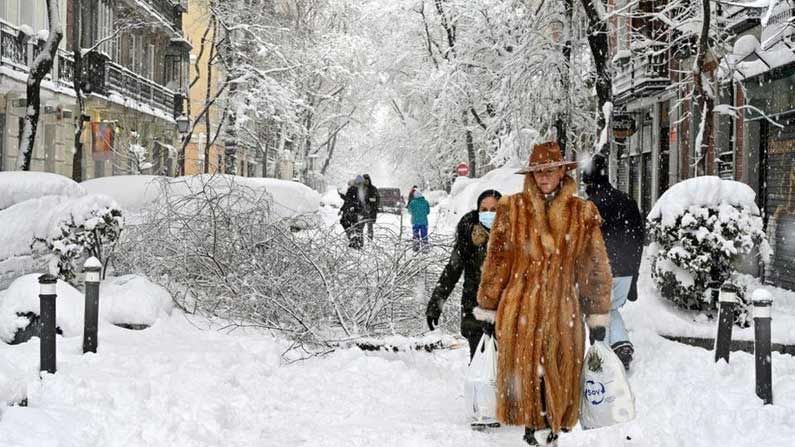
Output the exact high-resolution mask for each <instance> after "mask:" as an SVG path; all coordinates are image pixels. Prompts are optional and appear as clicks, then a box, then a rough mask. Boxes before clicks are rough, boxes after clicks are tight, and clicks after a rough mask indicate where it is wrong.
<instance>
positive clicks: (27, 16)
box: [19, 0, 39, 31]
mask: <svg viewBox="0 0 795 447" xmlns="http://www.w3.org/2000/svg"><path fill="white" fill-rule="evenodd" d="M38 2H39V0H27V1H21V2H19V3H20V4H19V24H20V25H28V26H30V27H32V28H34V31H36V6H37V5H36V3H38Z"/></svg>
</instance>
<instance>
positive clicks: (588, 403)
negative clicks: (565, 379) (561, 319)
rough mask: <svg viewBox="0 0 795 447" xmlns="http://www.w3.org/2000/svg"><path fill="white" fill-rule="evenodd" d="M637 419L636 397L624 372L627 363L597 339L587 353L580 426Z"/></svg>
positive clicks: (608, 424)
mask: <svg viewBox="0 0 795 447" xmlns="http://www.w3.org/2000/svg"><path fill="white" fill-rule="evenodd" d="M634 418H635V396H633V394H632V390H631V389H630V387H629V382H628V381H627V376H626V374H625V373H624V365H623V364H622V363H621V360H620V359H619V358H618V356H616V354H615V353H614V352H613V350H612V349H610V348H609V347H608V346H607V345H606V344H605V343H604V342H601V341H597V342H596V343H594V344H593V345H592V346H591V347H590V349H588V353H587V354H586V355H585V367H584V368H583V373H582V395H581V396H580V425H582V428H583V429H586V430H587V429H591V428H599V427H607V426H610V425H614V424H619V423H622V422H627V421H631V420H632V419H634Z"/></svg>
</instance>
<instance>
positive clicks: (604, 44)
mask: <svg viewBox="0 0 795 447" xmlns="http://www.w3.org/2000/svg"><path fill="white" fill-rule="evenodd" d="M597 1H601V0H581V2H582V6H583V8H584V10H585V15H586V17H587V18H588V46H589V47H590V48H591V54H592V56H593V60H594V66H595V68H596V86H595V87H596V97H597V99H598V101H599V110H598V116H597V120H596V122H597V127H598V130H597V131H598V132H599V133H597V143H596V144H597V146H598V145H599V135H600V134H601V132H602V131H604V129H605V126H609V125H610V123H609V122H607V120H605V116H604V113H603V110H604V107H605V104H607V103H612V102H613V81H612V79H611V77H610V73H609V71H608V69H609V59H608V58H609V55H610V52H609V48H608V41H607V23H606V22H604V21H602V20H600V19H599V13H598V12H597V9H596V5H595V3H594V2H597ZM594 149H595V150H596V152H599V153H602V154H605V155H607V154H608V153H609V152H610V145H609V144H605V145H604V147H595V148H594Z"/></svg>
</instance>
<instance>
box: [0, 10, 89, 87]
mask: <svg viewBox="0 0 795 447" xmlns="http://www.w3.org/2000/svg"><path fill="white" fill-rule="evenodd" d="M42 47H43V42H41V41H39V40H38V39H36V37H35V36H27V35H25V34H24V33H22V32H21V31H20V29H19V28H17V27H15V26H14V25H11V24H10V23H8V22H5V21H2V20H0V65H2V66H3V67H7V68H10V69H11V70H12V73H13V72H16V73H18V75H19V76H18V77H17V78H18V79H19V80H20V81H21V82H24V81H23V80H22V79H24V78H26V77H27V75H28V73H29V71H30V69H29V68H28V67H30V66H31V65H33V61H34V60H35V59H36V56H38V55H39V53H40V52H41V51H42ZM73 73H74V62H73V61H72V57H71V55H70V54H69V53H67V52H66V51H63V50H61V49H60V48H59V49H58V53H57V55H56V59H55V60H54V61H53V66H52V71H51V72H50V73H49V74H48V75H47V76H45V78H44V80H45V81H49V82H53V80H55V83H56V86H57V87H67V88H71V87H72V79H73V77H72V76H73ZM12 77H13V75H12ZM49 88H52V85H50V87H49Z"/></svg>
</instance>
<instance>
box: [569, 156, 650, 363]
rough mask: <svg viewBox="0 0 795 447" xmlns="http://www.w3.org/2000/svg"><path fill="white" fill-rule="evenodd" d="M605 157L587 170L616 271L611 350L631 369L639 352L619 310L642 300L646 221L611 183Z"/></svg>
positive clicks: (596, 159) (590, 196) (589, 190)
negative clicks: (639, 293)
mask: <svg viewBox="0 0 795 447" xmlns="http://www.w3.org/2000/svg"><path fill="white" fill-rule="evenodd" d="M607 172H608V171H607V161H606V160H605V157H603V156H601V155H596V156H594V158H593V163H592V165H591V167H590V169H585V170H584V171H583V177H582V178H583V182H584V183H585V186H586V187H585V191H586V193H588V200H590V201H592V202H593V203H594V204H595V205H596V208H597V209H598V210H599V214H600V215H601V216H602V236H603V237H604V240H605V245H606V246H607V255H608V257H609V258H610V268H611V270H612V272H613V295H612V306H611V309H610V330H609V333H608V336H607V340H606V341H608V342H609V344H610V347H611V348H612V349H613V351H615V353H616V355H618V357H619V358H620V359H621V361H622V362H623V363H624V368H626V369H627V370H629V365H630V363H631V362H632V356H633V354H634V353H635V349H634V347H633V345H632V343H631V342H630V341H629V337H628V336H627V331H626V329H625V328H624V319H623V318H622V317H621V314H620V313H619V309H620V308H621V307H622V306H623V305H624V304H625V303H626V301H627V300H629V301H635V300H637V299H638V271H639V270H640V262H641V258H642V254H643V237H644V228H645V227H644V221H643V217H642V216H641V215H640V211H639V210H638V204H637V203H636V202H635V201H634V200H633V199H632V198H631V197H630V196H628V195H627V194H625V193H623V192H621V191H619V190H618V189H616V188H614V187H613V185H611V184H610V180H609V179H608V175H607Z"/></svg>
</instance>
